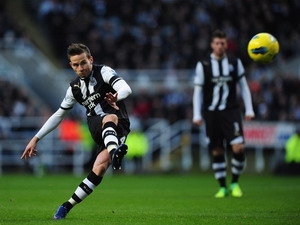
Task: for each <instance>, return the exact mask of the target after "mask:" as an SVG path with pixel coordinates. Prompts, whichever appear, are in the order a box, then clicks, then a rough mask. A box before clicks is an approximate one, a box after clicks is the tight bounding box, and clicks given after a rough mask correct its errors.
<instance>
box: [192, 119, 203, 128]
mask: <svg viewBox="0 0 300 225" xmlns="http://www.w3.org/2000/svg"><path fill="white" fill-rule="evenodd" d="M202 122H203V121H202V120H193V124H194V125H195V126H198V127H199V126H201V124H202Z"/></svg>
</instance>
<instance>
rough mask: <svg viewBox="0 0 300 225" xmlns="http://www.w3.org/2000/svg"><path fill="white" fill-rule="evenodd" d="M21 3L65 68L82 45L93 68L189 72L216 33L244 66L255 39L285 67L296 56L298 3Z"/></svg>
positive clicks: (89, 0) (165, 0) (132, 0)
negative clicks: (265, 37) (267, 42)
mask: <svg viewBox="0 0 300 225" xmlns="http://www.w3.org/2000/svg"><path fill="white" fill-rule="evenodd" d="M26 2H27V4H26V5H27V6H28V10H30V11H31V13H30V15H33V16H34V19H35V20H36V21H40V27H41V29H42V30H43V31H44V32H45V33H46V34H47V36H48V37H49V39H50V40H51V42H52V43H53V48H54V49H56V54H57V56H58V57H60V58H61V60H62V62H66V57H65V49H66V47H67V46H68V45H69V44H70V43H71V42H83V43H85V44H87V45H88V46H90V48H91V49H92V51H93V55H94V56H95V59H96V60H97V62H101V63H105V64H108V65H111V66H112V67H114V68H127V69H141V68H143V69H147V68H156V69H159V68H175V69H186V68H194V66H195V62H196V60H197V59H199V58H201V57H202V56H204V55H206V54H207V53H208V51H210V47H209V41H210V40H209V37H210V34H211V31H212V30H214V29H216V28H221V29H223V30H224V31H226V33H227V34H228V39H229V49H230V51H232V52H234V53H237V54H238V55H239V56H240V57H241V58H242V59H243V60H244V61H246V62H247V61H249V59H248V57H247V55H246V54H247V53H246V47H247V43H248V41H249V39H250V38H251V37H252V36H254V35H255V34H256V33H258V32H269V33H272V34H273V35H274V36H275V37H277V39H278V40H279V41H280V42H281V57H283V58H285V59H287V58H291V57H293V56H294V55H295V54H299V51H300V37H299V33H300V27H299V26H300V25H299V23H298V12H299V10H300V2H299V1H298V0H289V1H278V0H264V1H261V0H243V1H240V0H202V1H198V0H185V1H182V0H126V1H124V0H109V1H108V0H42V1H36V0H31V1H26ZM29 2H31V4H29ZM65 65H66V66H67V63H66V64H65Z"/></svg>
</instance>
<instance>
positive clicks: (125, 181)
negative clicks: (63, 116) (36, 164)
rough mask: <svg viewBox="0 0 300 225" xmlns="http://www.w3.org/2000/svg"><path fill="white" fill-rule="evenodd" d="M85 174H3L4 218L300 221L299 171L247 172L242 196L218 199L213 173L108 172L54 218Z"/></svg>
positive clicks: (264, 224)
mask: <svg viewBox="0 0 300 225" xmlns="http://www.w3.org/2000/svg"><path fill="white" fill-rule="evenodd" d="M82 178H83V177H74V176H72V175H59V176H54V175H47V176H44V177H40V178H38V177H34V176H29V175H4V176H1V177H0V190H1V191H0V225H4V224H13V225H17V224H22V225H26V224H34V225H44V224H72V225H76V224H78V225H79V224H80V225H82V224H88V225H93V224H105V225H112V224H116V225H120V224H122V225H127V224H128V225H143V224H147V225H148V224H149V225H150V224H153V225H154V224H155V225H159V224H165V225H177V224H182V225H190V224H197V225H198V224H205V225H210V224H222V225H223V224H228V225H229V224H230V225H235V224H247V225H248V224H251V225H255V224H261V225H268V224H272V225H277V224H278V225H282V224H285V225H289V224H293V225H294V224H295V225H296V224H300V179H299V177H275V176H269V175H264V176H263V175H261V176H258V175H257V176H253V175H244V176H243V177H242V179H241V183H240V185H241V187H242V189H243V191H244V196H243V197H242V198H233V197H227V198H225V199H215V198H214V197H213V195H214V193H215V192H216V191H217V184H216V182H215V180H214V179H213V176H212V174H199V175H138V176H134V175H122V174H118V175H109V176H107V177H105V179H104V180H103V183H102V185H101V186H99V187H98V188H97V189H96V190H95V191H94V193H93V194H92V195H91V196H89V197H88V198H87V199H85V201H83V202H82V203H81V204H79V205H77V206H76V207H75V208H74V209H73V210H72V211H71V212H70V213H69V215H68V216H67V218H66V219H64V220H59V221H54V220H53V219H52V217H53V214H54V212H55V211H56V209H57V207H58V206H59V205H60V204H61V203H62V202H63V201H65V200H67V199H68V198H69V197H70V195H71V194H72V193H73V191H74V190H75V188H76V187H77V185H78V184H79V182H81V180H82Z"/></svg>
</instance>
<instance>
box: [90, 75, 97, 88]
mask: <svg viewBox="0 0 300 225" xmlns="http://www.w3.org/2000/svg"><path fill="white" fill-rule="evenodd" d="M96 84H97V80H96V79H95V78H94V77H91V79H90V85H91V86H96Z"/></svg>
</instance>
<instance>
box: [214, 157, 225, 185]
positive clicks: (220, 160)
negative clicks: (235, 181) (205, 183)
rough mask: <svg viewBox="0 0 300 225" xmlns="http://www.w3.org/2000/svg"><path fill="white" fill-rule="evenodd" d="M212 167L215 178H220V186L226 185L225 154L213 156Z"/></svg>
mask: <svg viewBox="0 0 300 225" xmlns="http://www.w3.org/2000/svg"><path fill="white" fill-rule="evenodd" d="M212 168H213V171H214V175H215V179H216V180H218V182H219V185H220V187H226V161H225V156H224V155H221V156H213V164H212Z"/></svg>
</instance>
